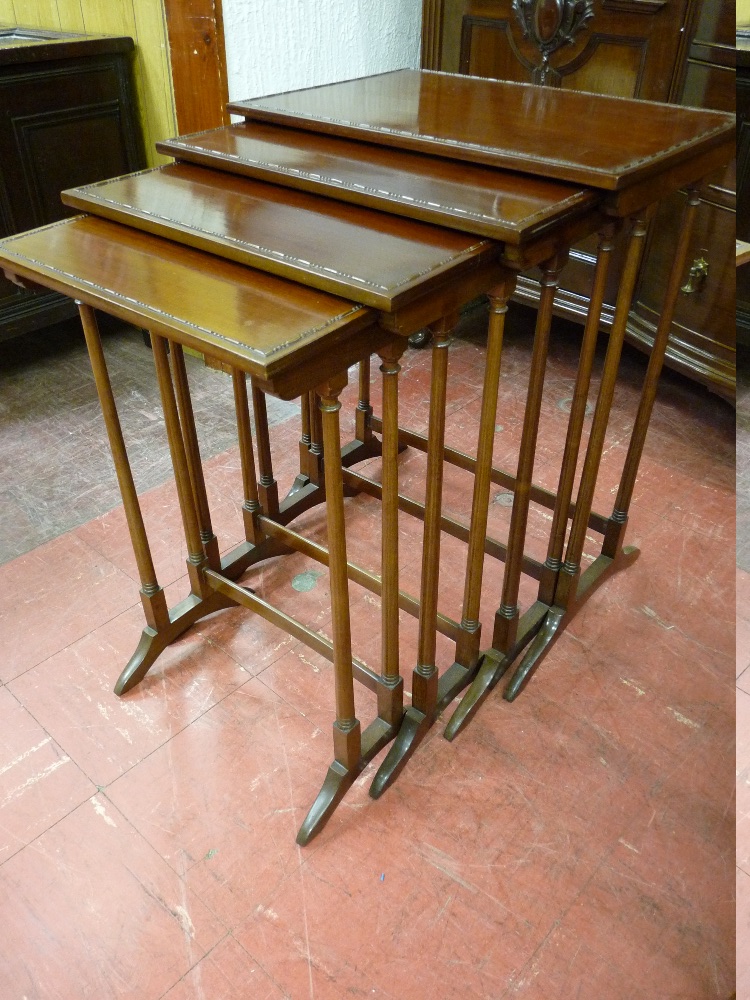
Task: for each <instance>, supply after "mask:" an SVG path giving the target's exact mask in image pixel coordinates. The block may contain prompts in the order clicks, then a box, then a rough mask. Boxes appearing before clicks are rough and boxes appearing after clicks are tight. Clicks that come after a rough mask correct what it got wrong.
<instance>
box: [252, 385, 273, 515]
mask: <svg viewBox="0 0 750 1000" xmlns="http://www.w3.org/2000/svg"><path fill="white" fill-rule="evenodd" d="M252 395H253V413H254V415H255V435H256V438H257V441H258V469H259V471H260V477H259V480H258V497H259V500H260V504H261V507H262V508H263V510H264V512H265V513H266V514H268V516H269V517H275V516H277V515H278V513H279V486H278V483H277V482H276V480H275V479H274V475H273V461H272V458H271V439H270V437H269V435H268V410H267V409H266V395H265V393H264V392H263V391H262V390H261V389H259V388H258V387H257V385H256V384H255V383H254V382H253V383H252Z"/></svg>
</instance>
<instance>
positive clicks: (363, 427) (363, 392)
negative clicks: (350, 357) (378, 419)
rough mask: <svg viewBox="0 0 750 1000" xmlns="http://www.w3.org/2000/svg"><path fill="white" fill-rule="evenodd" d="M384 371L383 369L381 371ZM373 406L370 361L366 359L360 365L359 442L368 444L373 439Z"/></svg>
mask: <svg viewBox="0 0 750 1000" xmlns="http://www.w3.org/2000/svg"><path fill="white" fill-rule="evenodd" d="M381 370H382V369H381ZM371 417H372V406H370V359H369V358H364V360H362V361H360V363H359V400H358V401H357V412H356V415H355V419H356V425H355V426H356V429H355V433H354V436H355V438H356V439H357V441H362V442H363V443H364V444H367V443H368V442H369V441H370V439H371V438H372V427H371V426H370V419H371Z"/></svg>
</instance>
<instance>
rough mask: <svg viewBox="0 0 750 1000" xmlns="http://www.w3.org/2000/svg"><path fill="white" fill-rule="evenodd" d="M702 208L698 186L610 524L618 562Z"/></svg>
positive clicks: (691, 195) (608, 537)
mask: <svg viewBox="0 0 750 1000" xmlns="http://www.w3.org/2000/svg"><path fill="white" fill-rule="evenodd" d="M699 205H700V194H699V188H698V187H692V188H690V190H689V191H688V199H687V203H686V205H685V212H684V215H683V219H682V228H681V230H680V238H679V241H678V244H677V249H676V252H675V259H674V263H673V265H672V271H671V273H670V276H669V282H668V284H667V290H666V293H665V296H664V302H663V305H662V311H661V316H660V317H659V325H658V327H657V330H656V336H655V337H654V346H653V347H652V349H651V354H650V356H649V361H648V368H647V369H646V377H645V379H644V382H643V388H642V390H641V400H640V403H639V405H638V413H637V415H636V418H635V424H634V426H633V432H632V434H631V436H630V443H629V445H628V453H627V456H626V458H625V464H624V467H623V473H622V478H621V480H620V487H619V489H618V491H617V499H616V500H615V506H614V511H613V513H612V516H611V518H610V521H609V525H608V527H607V531H606V533H605V536H604V545H603V546H602V555H603V556H604V557H606V558H611V559H614V558H616V556H617V554H618V553H619V552H620V550H621V548H622V540H623V536H624V534H625V528H626V525H627V521H628V511H629V509H630V501H631V500H632V498H633V490H634V488H635V481H636V478H637V476H638V466H639V464H640V461H641V455H642V454H643V446H644V443H645V440H646V432H647V431H648V425H649V421H650V420H651V411H652V410H653V407H654V400H655V399H656V390H657V388H658V382H659V375H660V373H661V369H662V365H663V363H664V354H665V352H666V349H667V342H668V339H669V329H670V325H671V323H672V317H673V315H674V309H675V305H676V303H677V296H678V295H679V292H680V283H681V278H682V274H683V273H684V269H685V264H686V262H687V259H688V255H689V252H690V240H691V236H692V232H693V227H694V225H695V217H696V213H697V210H698V206H699Z"/></svg>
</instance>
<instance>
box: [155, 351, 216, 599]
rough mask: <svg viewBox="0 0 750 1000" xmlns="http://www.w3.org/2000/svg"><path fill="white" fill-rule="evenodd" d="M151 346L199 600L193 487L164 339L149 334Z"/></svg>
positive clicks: (204, 593)
mask: <svg viewBox="0 0 750 1000" xmlns="http://www.w3.org/2000/svg"><path fill="white" fill-rule="evenodd" d="M151 343H152V348H153V352H154V365H155V367H156V377H157V379H158V382H159V392H160V393H161V405H162V409H163V411H164V423H165V425H166V428H167V440H168V442H169V453H170V455H171V457H172V466H173V468H174V475H175V483H176V485H177V498H178V501H179V504H180V513H181V514H182V525H183V529H184V531H185V541H186V543H187V550H188V558H187V568H188V576H189V578H190V589H191V591H192V593H194V594H197V595H198V596H200V597H208V596H209V595H210V593H211V591H210V589H209V588H207V587H206V585H205V582H204V580H203V569H204V567H205V566H206V563H207V561H206V556H205V553H204V552H203V542H202V540H201V534H200V525H199V523H198V512H197V510H196V508H195V503H194V500H193V487H192V483H191V481H190V469H189V461H188V457H187V451H186V448H185V441H184V439H183V436H182V428H181V426H180V415H179V411H178V408H177V400H176V398H175V390H174V385H173V384H172V378H171V374H170V369H169V357H168V355H167V341H166V340H165V338H164V337H161V336H159V335H157V334H155V333H152V334H151Z"/></svg>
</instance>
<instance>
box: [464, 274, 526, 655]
mask: <svg viewBox="0 0 750 1000" xmlns="http://www.w3.org/2000/svg"><path fill="white" fill-rule="evenodd" d="M515 286H516V276H515V274H509V275H508V276H507V278H506V280H505V283H504V284H503V285H501V286H500V287H498V288H496V289H493V290H492V291H491V292H489V293H488V297H489V300H490V321H489V328H488V333H487V356H486V360H485V369H484V388H483V392H482V413H481V417H480V423H479V439H478V442H477V461H476V466H475V471H474V495H473V498H472V506H471V525H470V529H469V544H468V553H467V556H466V580H465V584H464V603H463V614H462V617H461V634H460V635H459V638H458V643H457V645H456V662H457V663H460V664H461V665H462V666H464V667H466V668H467V669H469V670H471V669H472V668H473V667H475V666H476V664H477V661H478V659H479V644H480V637H481V624H480V621H479V604H480V600H481V596H482V577H483V573H484V543H485V536H486V534H487V517H488V510H489V502H490V486H491V481H490V476H491V472H492V446H493V443H494V439H495V421H496V416H497V397H498V390H499V388H500V361H501V357H502V350H503V333H504V330H505V315H506V313H507V312H508V299H509V298H510V296H511V295H512V294H513V291H514V289H515Z"/></svg>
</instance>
